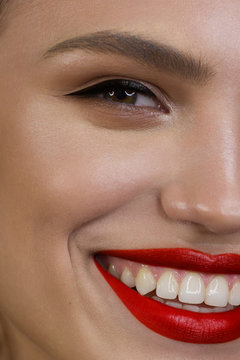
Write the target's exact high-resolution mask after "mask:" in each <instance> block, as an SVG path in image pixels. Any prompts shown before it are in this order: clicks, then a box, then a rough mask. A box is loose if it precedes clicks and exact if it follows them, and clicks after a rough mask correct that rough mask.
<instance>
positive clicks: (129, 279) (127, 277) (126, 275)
mask: <svg viewBox="0 0 240 360" xmlns="http://www.w3.org/2000/svg"><path fill="white" fill-rule="evenodd" d="M121 281H122V282H123V283H124V284H125V285H127V286H129V287H130V288H132V287H134V286H135V278H134V276H133V274H132V272H131V271H130V270H129V269H128V268H127V267H125V269H124V270H123V272H122V275H121Z"/></svg>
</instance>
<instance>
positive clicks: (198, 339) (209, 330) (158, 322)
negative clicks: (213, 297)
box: [95, 259, 240, 344]
mask: <svg viewBox="0 0 240 360" xmlns="http://www.w3.org/2000/svg"><path fill="white" fill-rule="evenodd" d="M95 264H96V267H97V268H98V270H99V271H100V273H101V274H102V275H103V277H104V278H105V280H106V281H107V282H108V284H109V285H110V286H111V288H112V289H113V291H114V292H115V293H116V294H117V296H118V297H119V298H120V300H121V301H122V302H123V304H124V305H125V306H126V307H127V308H128V310H129V311H130V312H131V313H132V314H133V315H134V316H135V317H136V318H137V319H138V320H139V321H140V322H141V323H143V324H144V325H145V326H147V327H148V328H149V329H151V330H153V331H154V332H156V333H158V334H160V335H162V336H165V337H168V338H170V339H174V340H178V341H184V342H188V343H195V344H217V343H224V342H227V341H232V340H236V339H237V338H239V337H240V307H238V308H236V309H234V310H230V311H227V312H223V313H207V314H206V313H196V312H191V311H188V310H182V309H176V308H173V307H170V306H167V305H165V304H162V303H160V302H157V301H155V300H152V299H150V298H147V297H144V296H142V295H140V294H138V293H137V292H136V291H135V290H133V289H130V288H129V287H127V286H126V285H125V284H123V283H122V282H121V281H119V280H118V279H116V278H115V277H114V276H112V275H111V274H110V273H109V272H107V271H106V270H105V269H104V268H103V267H102V266H100V265H99V263H98V262H97V261H96V259H95Z"/></svg>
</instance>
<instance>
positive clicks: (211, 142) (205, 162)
mask: <svg viewBox="0 0 240 360" xmlns="http://www.w3.org/2000/svg"><path fill="white" fill-rule="evenodd" d="M207 120H208V121H209V125H208V126H204V125H203V126H202V127H201V128H200V127H197V128H196V131H195V132H194V134H195V136H194V141H191V149H190V148H189V145H188V144H187V143H188V142H186V145H183V149H184V150H183V153H184V157H185V161H184V165H183V168H182V170H181V172H180V174H179V177H178V179H177V180H176V181H173V182H172V183H171V184H170V185H169V187H168V188H166V191H165V193H164V194H163V198H162V202H163V207H165V211H166V213H167V214H168V215H169V216H170V217H173V218H175V219H178V220H185V221H190V222H194V223H198V224H201V225H203V226H204V227H206V228H207V229H208V230H209V231H212V232H222V233H233V232H235V231H237V230H240V127H239V125H238V121H237V119H236V114H235V116H233V117H230V118H229V114H228V116H226V114H225V116H224V117H223V116H219V117H215V118H214V119H212V122H210V121H211V119H210V118H209V117H208V118H207Z"/></svg>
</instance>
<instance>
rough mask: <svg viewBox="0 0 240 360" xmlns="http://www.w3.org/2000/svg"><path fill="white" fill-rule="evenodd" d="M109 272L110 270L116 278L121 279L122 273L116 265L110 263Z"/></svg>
mask: <svg viewBox="0 0 240 360" xmlns="http://www.w3.org/2000/svg"><path fill="white" fill-rule="evenodd" d="M108 272H110V274H112V275H113V276H115V278H117V279H120V274H119V273H118V271H117V269H116V266H115V265H113V264H110V265H109V267H108Z"/></svg>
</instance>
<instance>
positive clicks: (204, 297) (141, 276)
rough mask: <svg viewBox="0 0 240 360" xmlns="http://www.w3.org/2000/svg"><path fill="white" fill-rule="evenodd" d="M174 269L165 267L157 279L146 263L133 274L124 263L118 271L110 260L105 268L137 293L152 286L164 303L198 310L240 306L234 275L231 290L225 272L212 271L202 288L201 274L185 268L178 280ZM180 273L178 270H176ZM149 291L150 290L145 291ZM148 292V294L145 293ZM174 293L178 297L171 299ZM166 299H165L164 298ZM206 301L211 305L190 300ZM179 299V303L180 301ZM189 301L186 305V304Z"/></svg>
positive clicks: (239, 283) (238, 282) (238, 290)
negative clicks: (186, 270) (213, 273)
mask: <svg viewBox="0 0 240 360" xmlns="http://www.w3.org/2000/svg"><path fill="white" fill-rule="evenodd" d="M176 271H177V270H174V269H173V270H165V271H164V272H163V273H162V274H161V276H160V278H159V279H158V281H156V278H155V276H156V274H155V275H153V273H152V271H151V269H150V267H148V266H146V265H142V266H141V267H140V269H139V271H138V273H137V276H136V278H134V276H133V273H132V272H131V271H130V269H129V268H128V267H125V268H124V269H123V271H122V274H120V272H119V271H118V270H117V268H116V266H115V265H114V264H110V265H109V266H108V272H109V273H111V274H112V275H113V276H115V277H116V278H117V279H120V280H121V281H122V283H124V284H125V285H127V286H128V287H130V288H133V287H135V286H136V289H137V291H138V292H139V293H140V294H141V295H146V294H148V293H150V292H152V291H153V290H155V289H156V294H155V295H154V296H153V297H152V298H153V299H154V300H156V301H159V302H162V303H164V304H166V305H169V306H172V307H175V308H179V309H181V308H182V309H185V310H189V311H194V312H200V313H211V312H224V311H230V310H232V309H234V308H235V307H237V306H240V280H239V278H237V279H235V283H234V284H233V286H232V289H231V291H229V288H228V281H227V279H226V278H225V276H222V275H215V276H214V277H213V278H212V280H211V281H210V283H209V284H208V286H207V287H206V289H205V285H204V281H203V278H202V276H201V275H200V274H198V273H196V272H186V274H185V277H184V278H183V280H182V281H181V283H180V284H179V283H178V281H177V278H176V277H175V272H176ZM180 275H181V273H180ZM149 295H151V294H149ZM149 295H148V296H149ZM177 296H178V300H179V301H168V300H174V299H176V298H177ZM164 299H166V300H164ZM203 302H204V303H205V304H206V305H210V306H212V308H211V307H209V308H208V307H205V306H203V305H204V304H203V305H201V306H193V305H192V304H202V303H203ZM182 303H183V304H182ZM188 304H190V305H188Z"/></svg>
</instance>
